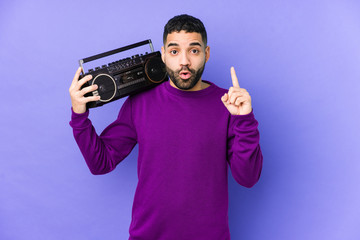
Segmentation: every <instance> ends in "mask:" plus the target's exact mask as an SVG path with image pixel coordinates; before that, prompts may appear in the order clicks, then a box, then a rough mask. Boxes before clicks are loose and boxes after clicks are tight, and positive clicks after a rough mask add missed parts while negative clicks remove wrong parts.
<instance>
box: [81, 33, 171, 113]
mask: <svg viewBox="0 0 360 240" xmlns="http://www.w3.org/2000/svg"><path fill="white" fill-rule="evenodd" d="M145 44H149V45H150V49H151V53H145V54H144V55H143V54H141V55H134V56H132V57H131V58H130V57H128V58H125V59H121V60H118V61H115V62H112V63H109V64H107V65H102V66H101V67H96V68H95V70H93V69H90V70H89V71H88V72H87V73H84V68H83V64H84V63H86V62H90V61H93V60H96V59H99V58H103V57H106V56H109V55H112V54H115V53H119V52H122V51H126V50H129V49H133V48H136V47H139V46H142V45H145ZM79 63H80V67H81V69H82V70H83V74H82V75H81V76H80V78H79V80H80V79H81V78H83V77H84V76H85V75H87V74H91V75H92V76H93V79H92V80H90V81H88V82H87V83H86V84H84V86H83V87H86V86H90V85H94V84H96V85H98V89H97V90H96V91H93V92H91V93H89V94H87V95H86V96H91V95H96V96H100V100H99V101H95V102H89V103H87V105H86V106H87V107H88V108H94V107H99V106H102V105H104V104H106V103H109V102H111V101H114V100H117V99H119V98H122V97H125V96H128V95H132V94H136V93H138V92H141V91H144V90H146V89H149V88H152V87H154V86H156V85H158V84H160V83H161V82H163V81H166V80H167V79H168V76H167V73H166V67H165V64H164V63H163V61H162V60H161V54H160V52H159V51H157V52H154V48H153V46H152V43H151V40H150V39H149V40H146V41H142V42H138V43H135V44H131V45H128V46H125V47H121V48H118V49H115V50H112V51H108V52H104V53H101V54H97V55H94V56H92V57H88V58H84V59H81V60H79Z"/></svg>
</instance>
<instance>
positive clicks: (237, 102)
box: [234, 96, 248, 106]
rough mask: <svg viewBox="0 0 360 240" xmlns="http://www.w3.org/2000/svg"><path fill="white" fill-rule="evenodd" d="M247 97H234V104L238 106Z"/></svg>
mask: <svg viewBox="0 0 360 240" xmlns="http://www.w3.org/2000/svg"><path fill="white" fill-rule="evenodd" d="M247 100H248V99H247V98H246V97H244V96H242V97H238V98H236V100H235V102H234V105H235V106H240V105H241V104H242V103H243V102H246V101H247Z"/></svg>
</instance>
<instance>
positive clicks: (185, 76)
mask: <svg viewBox="0 0 360 240" xmlns="http://www.w3.org/2000/svg"><path fill="white" fill-rule="evenodd" d="M179 76H180V78H182V79H189V78H190V77H191V72H188V71H181V72H180V73H179Z"/></svg>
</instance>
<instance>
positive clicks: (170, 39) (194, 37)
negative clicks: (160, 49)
mask: <svg viewBox="0 0 360 240" xmlns="http://www.w3.org/2000/svg"><path fill="white" fill-rule="evenodd" d="M170 43H175V44H177V45H179V46H189V45H190V44H191V43H200V45H201V46H204V43H203V41H202V38H201V34H200V33H197V32H185V31H184V30H182V31H180V32H172V33H170V34H168V35H167V38H166V43H165V45H166V46H165V47H167V46H168V45H169V44H170Z"/></svg>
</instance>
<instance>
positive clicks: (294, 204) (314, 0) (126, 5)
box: [0, 0, 360, 240]
mask: <svg viewBox="0 0 360 240" xmlns="http://www.w3.org/2000/svg"><path fill="white" fill-rule="evenodd" d="M180 13H188V14H192V15H194V16H197V17H199V18H200V19H202V20H203V22H204V23H205V25H206V27H207V31H208V35H209V45H210V46H211V57H210V60H209V62H208V64H207V65H206V70H205V73H204V77H203V78H204V79H207V80H211V81H213V82H215V83H216V84H217V85H219V86H221V87H224V88H228V87H230V84H231V78H230V70H229V69H230V66H232V65H233V66H235V69H236V70H237V74H238V78H239V81H240V86H242V87H244V88H246V89H248V91H249V92H250V94H251V95H252V99H253V106H254V111H255V115H256V117H257V119H258V121H259V122H260V126H259V127H260V132H261V146H262V150H263V154H264V167H263V173H262V177H261V179H260V182H259V183H258V184H257V185H255V187H254V188H252V189H246V188H244V187H241V186H239V185H238V184H236V183H235V181H234V180H233V178H232V176H229V194H230V207H229V219H230V230H231V234H232V239H246V240H253V239H254V240H255V239H256V240H257V239H259V240H260V239H281V240H282V239H284V240H285V239H286V240H287V239H299V240H303V239H360V228H359V225H360V187H359V183H360V162H359V154H360V151H359V145H360V144H359V137H360V128H359V122H360V107H359V105H360V104H359V102H360V97H359V90H360V84H359V83H360V2H359V1H357V0H353V1H351V0H345V1H344V0H337V1H336V0H327V1H325V0H324V1H321V0H311V1H310V0H305V1H285V0H283V1H281V0H273V1H266V0H254V1H245V0H233V1H222V2H220V1H219V2H213V3H211V2H209V1H193V0H191V1H189V0H184V1H164V2H157V1H146V2H141V1H96V2H95V1H94V2H91V1H76V2H75V1H45V0H42V1H41V0H39V1H20V0H18V1H17V0H14V1H1V2H0V63H1V64H0V68H1V75H2V78H1V104H0V108H1V111H0V112H1V118H0V134H1V135H0V136H1V140H0V141H1V145H0V158H1V161H0V239H27V240H29V239H34V240H35V239H84V240H88V239H127V237H128V227H129V224H130V217H131V206H132V200H133V195H134V191H135V187H136V183H137V176H136V159H137V150H138V149H137V147H136V148H135V149H134V151H133V152H132V153H131V155H130V156H129V157H128V158H127V159H126V160H125V161H123V162H122V163H121V164H120V165H119V166H118V167H117V169H115V170H114V171H113V172H112V173H110V174H107V175H104V176H93V175H91V174H90V172H89V170H88V169H87V167H86V164H85V162H84V160H83V159H82V156H81V154H80V152H79V150H78V148H77V146H76V144H75V141H74V140H73V137H72V131H71V128H70V126H69V125H68V122H69V120H70V98H69V93H68V89H69V86H70V83H71V81H72V78H73V75H74V73H75V70H76V69H77V67H78V63H77V61H78V60H79V59H81V58H84V57H88V56H90V55H93V54H97V53H101V52H104V51H107V50H111V49H114V48H118V47H121V46H124V45H127V44H130V43H134V42H137V41H141V40H145V39H148V38H151V39H152V40H153V42H154V46H155V49H156V50H160V47H161V44H162V31H163V26H164V25H165V23H166V22H167V20H168V19H170V18H171V17H172V16H174V15H177V14H180ZM144 51H147V49H145V50H144ZM144 51H141V52H140V53H143V52H144ZM122 103H123V100H119V101H116V102H113V103H111V104H108V105H106V106H104V107H102V108H98V109H94V110H93V111H91V116H90V117H91V119H92V121H93V123H94V125H95V127H96V129H97V131H98V132H99V133H100V132H101V130H102V129H104V127H106V126H107V125H108V124H110V123H111V122H112V121H113V120H114V119H115V117H116V116H117V112H118V109H119V108H120V106H121V104H122ZM174 217H175V216H174Z"/></svg>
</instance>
